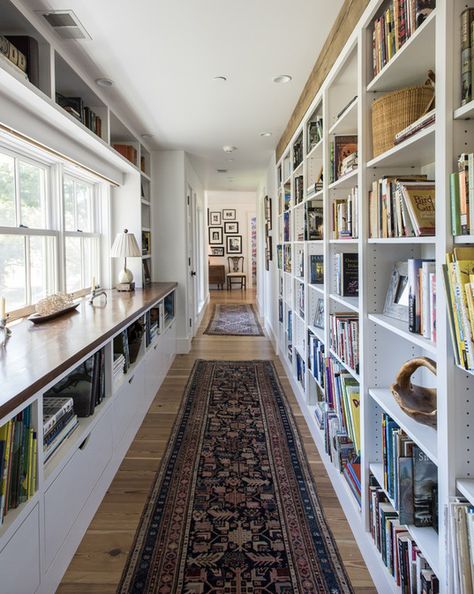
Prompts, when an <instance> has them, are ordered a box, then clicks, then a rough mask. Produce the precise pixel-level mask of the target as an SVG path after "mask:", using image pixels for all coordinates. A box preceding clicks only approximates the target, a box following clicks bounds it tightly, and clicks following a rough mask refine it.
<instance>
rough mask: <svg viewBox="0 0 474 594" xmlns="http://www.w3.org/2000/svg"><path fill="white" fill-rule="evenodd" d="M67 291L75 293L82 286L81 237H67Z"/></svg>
mask: <svg viewBox="0 0 474 594" xmlns="http://www.w3.org/2000/svg"><path fill="white" fill-rule="evenodd" d="M65 243H66V291H67V292H68V293H73V292H74V291H79V289H81V288H82V278H81V238H80V237H66V242H65Z"/></svg>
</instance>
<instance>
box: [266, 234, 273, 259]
mask: <svg viewBox="0 0 474 594" xmlns="http://www.w3.org/2000/svg"><path fill="white" fill-rule="evenodd" d="M265 251H266V252H267V254H268V259H269V260H273V241H272V236H271V235H267V236H266V237H265Z"/></svg>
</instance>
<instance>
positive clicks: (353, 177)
mask: <svg viewBox="0 0 474 594" xmlns="http://www.w3.org/2000/svg"><path fill="white" fill-rule="evenodd" d="M358 172H359V170H358V169H354V171H351V172H350V173H348V174H347V175H344V176H343V177H340V178H339V179H337V180H336V181H335V182H332V184H329V189H330V190H336V189H342V188H351V187H352V186H353V185H354V184H356V183H357V174H358Z"/></svg>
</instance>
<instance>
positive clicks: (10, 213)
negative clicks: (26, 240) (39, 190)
mask: <svg viewBox="0 0 474 594" xmlns="http://www.w3.org/2000/svg"><path fill="white" fill-rule="evenodd" d="M0 226H3V227H16V218H15V160H14V159H13V158H12V157H10V156H8V155H2V154H1V153H0Z"/></svg>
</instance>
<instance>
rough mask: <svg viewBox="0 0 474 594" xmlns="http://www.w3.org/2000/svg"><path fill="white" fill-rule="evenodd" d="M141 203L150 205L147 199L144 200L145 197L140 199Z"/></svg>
mask: <svg viewBox="0 0 474 594" xmlns="http://www.w3.org/2000/svg"><path fill="white" fill-rule="evenodd" d="M141 203H142V204H144V205H145V206H150V204H151V203H150V201H149V200H145V198H142V199H141Z"/></svg>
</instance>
